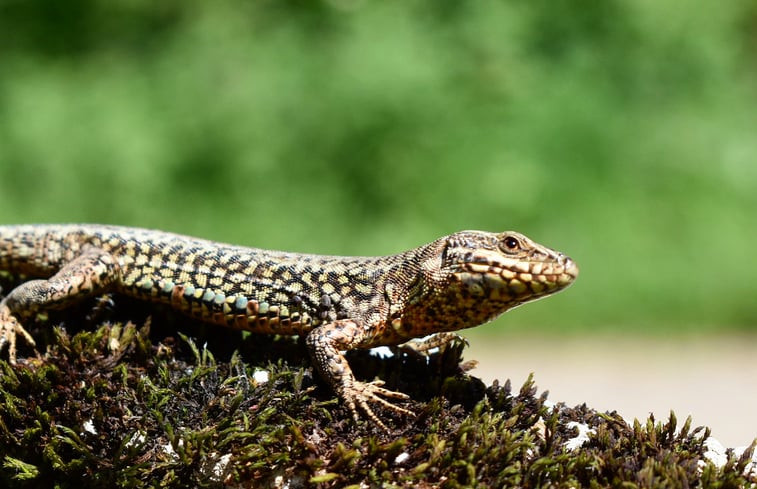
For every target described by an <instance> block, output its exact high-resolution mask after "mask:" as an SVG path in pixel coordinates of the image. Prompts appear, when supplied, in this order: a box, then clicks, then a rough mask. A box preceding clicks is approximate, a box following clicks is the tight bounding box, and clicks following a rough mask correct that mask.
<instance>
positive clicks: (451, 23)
mask: <svg viewBox="0 0 757 489" xmlns="http://www.w3.org/2000/svg"><path fill="white" fill-rule="evenodd" d="M755 31H757V9H755V7H754V2H750V1H749V0H734V1H731V2H727V4H723V5H719V6H718V8H717V9H710V8H697V7H696V6H693V7H691V8H681V7H680V5H679V4H678V3H677V2H673V1H669V0H668V1H661V2H638V1H630V0H609V1H603V2H589V1H585V0H582V1H579V2H567V1H564V0H560V1H544V0H539V1H535V2H524V1H520V0H503V1H497V2H440V1H437V0H411V1H386V2H355V1H349V0H347V1H336V0H329V1H326V0H321V1H314V2H297V1H288V2H280V1H277V2H234V1H231V0H222V1H218V2H203V1H198V0H188V1H181V2H179V1H170V0H169V1H164V2H160V4H159V5H155V4H152V3H148V2H140V1H137V2H134V1H123V0H114V1H109V2H104V1H96V0H72V1H68V2H65V4H61V3H60V2H55V1H52V0H43V1H38V2H20V1H4V2H1V3H0V32H2V34H0V36H1V37H0V65H2V71H1V72H0V222H8V223H11V222H14V223H15V222H40V221H45V222H50V221H90V222H107V223H120V224H131V225H138V226H144V227H159V228H164V229H169V230H174V231H180V232H185V233H190V234H196V235H201V236H203V237H208V238H215V239H219V240H223V241H232V242H237V243H240V244H249V245H255V246H260V247H273V248H284V249H290V250H296V251H312V252H324V253H339V254H383V253H390V252H395V251H399V250H402V249H406V248H409V247H413V246H417V245H419V244H421V243H424V242H428V241H431V240H432V239H435V238H436V237H438V236H440V235H442V234H446V233H449V232H452V231H455V230H459V229H464V228H483V229H490V230H499V229H507V228H512V229H517V230H520V231H523V232H525V233H526V234H528V235H530V236H532V237H534V238H535V239H536V240H537V241H542V242H544V243H545V244H547V245H551V246H554V247H556V248H559V249H561V250H564V251H566V252H567V253H569V254H570V255H571V256H573V258H575V259H576V261H577V262H578V263H579V265H580V266H581V268H582V275H581V277H580V278H579V280H578V282H577V284H576V286H575V287H574V288H573V289H572V290H570V291H569V292H568V293H566V294H564V295H562V296H559V297H555V298H554V299H550V301H549V302H548V304H549V306H546V305H541V304H539V305H534V306H530V307H528V308H526V309H524V311H523V312H520V311H518V312H517V313H515V314H516V315H517V317H516V318H513V319H512V320H511V321H510V323H511V324H513V325H517V324H522V325H523V327H524V328H532V327H533V326H541V327H553V328H559V329H566V328H587V329H588V328H591V329H596V328H598V327H615V326H617V327H621V328H624V329H631V328H633V329H635V330H638V329H639V328H642V329H643V328H650V329H652V328H658V327H660V326H662V327H681V326H685V327H689V328H707V327H724V326H725V327H731V328H742V327H743V328H754V327H755V325H757V308H756V307H755V301H754V297H755V296H756V295H757V282H755V281H754V280H753V277H754V276H755V274H757V262H756V261H755V260H754V259H753V258H752V254H753V243H755V242H757V227H755V226H754V210H755V209H757V192H755V191H754V189H755V188H757V165H755V161H757V138H755V137H754V128H755V127H757V111H755V110H754V107H755V106H757V93H756V92H755V89H754V87H756V86H757V69H756V68H757V66H756V65H755V58H754V56H753V53H754V48H755V46H756V44H755V36H754V32H755Z"/></svg>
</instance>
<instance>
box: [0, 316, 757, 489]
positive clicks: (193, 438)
mask: <svg viewBox="0 0 757 489" xmlns="http://www.w3.org/2000/svg"><path fill="white" fill-rule="evenodd" d="M137 316H139V314H137ZM158 317H159V318H160V320H158V319H157V318H158ZM67 319H68V320H67V321H63V320H61V319H60V318H55V317H53V318H50V319H48V320H47V321H43V322H40V323H38V324H37V325H36V327H37V328H38V330H37V331H34V334H35V337H41V339H40V349H42V348H43V347H46V349H47V351H46V353H45V354H44V355H43V356H42V357H40V358H35V357H33V356H30V357H28V358H27V359H26V360H25V361H23V362H21V363H20V364H19V365H18V366H16V367H11V366H10V365H8V364H7V363H5V362H2V361H0V369H2V376H0V396H2V401H1V402H0V461H2V467H0V487H8V488H21V487H35V488H36V487H59V488H68V487H75V488H81V487H103V488H106V487H107V488H112V487H123V488H132V487H182V488H184V487H282V488H283V487H289V488H296V487H322V488H331V487H349V486H353V487H356V488H358V487H449V488H454V487H527V488H528V487H565V488H575V487H622V488H634V487H718V488H730V487H733V488H738V487H750V485H751V487H755V484H757V469H755V467H754V463H753V462H752V461H751V457H752V452H753V448H754V446H752V447H750V448H749V449H747V450H745V451H744V452H743V453H741V454H736V453H733V452H732V451H731V452H729V453H727V454H726V455H727V460H726V461H725V462H724V463H721V464H718V465H716V464H714V463H713V462H712V461H710V460H709V459H708V458H707V457H706V456H705V453H706V452H707V449H708V448H707V440H708V437H709V430H708V429H705V428H701V427H700V428H695V429H692V427H691V420H690V419H687V420H686V421H685V422H684V423H683V426H680V427H679V426H678V422H677V419H676V417H675V415H674V414H673V413H671V415H670V418H669V419H668V420H667V421H665V422H657V421H655V420H654V419H653V418H650V419H648V420H646V421H645V422H643V423H638V422H637V423H634V424H633V425H632V426H631V425H629V424H628V423H626V422H625V421H624V420H623V419H622V418H621V417H620V416H619V415H618V414H617V413H614V412H612V413H599V412H596V411H595V410H593V409H591V408H589V407H587V406H586V405H582V406H577V407H574V408H571V407H567V406H565V405H563V404H551V403H550V402H549V401H547V395H546V393H544V394H541V395H538V394H537V389H536V386H535V384H534V381H533V379H532V378H529V379H527V380H526V381H525V383H524V384H523V385H522V387H521V388H520V390H519V391H517V392H514V391H513V390H512V389H511V385H510V382H509V381H507V382H505V383H504V385H499V384H498V383H497V382H495V383H494V384H493V385H491V386H485V385H484V384H483V383H482V382H481V381H480V380H479V379H477V378H475V377H472V376H470V375H468V374H467V371H468V370H469V368H470V364H468V363H464V362H462V353H463V350H464V344H463V343H462V342H459V343H454V344H451V345H450V346H449V347H448V348H445V349H443V350H441V351H438V352H434V353H432V354H430V355H429V356H428V357H425V356H418V355H413V354H411V353H406V352H403V351H400V350H394V355H391V356H388V357H379V356H376V355H373V354H371V353H370V352H367V351H357V352H350V353H349V360H350V364H351V365H352V366H353V369H354V371H355V373H356V376H358V378H362V379H368V380H370V379H373V378H374V377H375V376H380V377H381V378H383V379H385V380H386V381H387V384H388V386H389V387H390V388H392V389H398V390H401V391H403V392H406V393H408V394H410V395H411V396H412V399H413V401H411V402H410V403H408V405H407V406H406V407H409V408H410V409H412V410H413V411H414V412H415V413H417V416H416V417H414V418H410V419H408V418H402V417H398V416H396V415H393V414H392V413H391V412H386V411H382V410H381V409H380V408H378V409H377V410H378V413H379V415H380V416H382V418H383V419H385V420H386V422H387V425H388V426H389V427H390V429H391V430H392V431H391V432H390V433H387V432H384V431H382V430H380V429H379V428H378V427H377V426H375V425H373V424H372V423H371V422H370V421H364V420H361V421H359V422H355V421H354V420H353V419H352V417H351V415H350V413H349V411H348V410H347V409H346V408H345V407H344V406H342V405H340V403H339V401H338V400H337V399H336V398H335V397H334V395H333V394H332V392H331V391H330V390H329V389H328V388H327V386H326V385H325V384H323V383H322V382H321V381H320V380H319V379H316V378H314V377H313V373H312V369H311V367H310V364H309V360H308V357H307V354H306V351H305V348H304V345H303V344H302V342H300V341H297V340H296V339H292V338H276V337H266V336H257V335H243V334H241V333H239V332H236V331H231V330H226V329H223V328H218V327H212V326H202V325H199V324H197V323H194V322H190V321H185V320H184V319H183V318H177V317H173V316H171V315H169V314H164V315H163V316H156V319H155V320H154V321H151V319H150V318H149V317H143V318H142V319H140V320H139V324H141V326H139V327H137V326H135V324H134V323H131V322H128V321H123V322H122V321H115V322H113V323H101V324H97V322H96V321H94V322H95V324H94V325H92V324H87V323H88V321H85V320H81V321H73V322H72V321H71V320H70V317H68V318H67ZM53 322H55V323H56V324H57V323H61V322H62V323H65V324H67V325H68V326H66V327H65V329H64V328H63V327H55V328H52V327H50V323H53ZM73 323H75V325H76V327H72V326H71V324H73ZM79 327H81V328H83V329H80V330H78V328H79ZM67 331H68V332H67ZM176 331H185V332H186V333H187V334H188V336H182V337H180V338H176V337H175V336H174V335H175V334H176ZM190 338H194V340H192V339H190ZM205 342H207V345H206V346H202V347H199V346H197V345H199V344H205ZM750 471H751V472H750Z"/></svg>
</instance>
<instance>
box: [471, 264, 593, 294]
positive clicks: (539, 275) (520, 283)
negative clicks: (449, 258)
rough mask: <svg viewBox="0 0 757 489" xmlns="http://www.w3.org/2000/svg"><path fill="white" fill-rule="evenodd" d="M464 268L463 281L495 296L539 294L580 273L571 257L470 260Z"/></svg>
mask: <svg viewBox="0 0 757 489" xmlns="http://www.w3.org/2000/svg"><path fill="white" fill-rule="evenodd" d="M461 268H462V269H461V271H460V272H458V273H456V275H457V277H458V279H459V280H460V281H461V282H462V283H463V284H465V285H467V286H469V287H471V288H473V289H478V288H482V289H484V290H488V291H489V295H490V296H492V297H500V296H503V295H507V296H510V297H512V296H515V297H521V298H522V297H524V296H532V297H537V296H541V295H545V294H549V293H552V292H555V291H556V290H558V289H562V288H565V287H567V286H568V285H570V284H571V283H573V281H574V280H575V279H576V277H577V276H578V267H577V266H576V264H575V262H574V261H573V260H571V259H570V258H568V257H560V259H558V260H556V261H554V262H543V261H533V262H529V261H515V260H513V263H502V262H499V263H476V262H470V263H465V264H463V266H462V267H461Z"/></svg>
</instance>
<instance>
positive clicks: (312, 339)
mask: <svg viewBox="0 0 757 489" xmlns="http://www.w3.org/2000/svg"><path fill="white" fill-rule="evenodd" d="M363 332H364V329H363V327H362V325H360V324H359V323H358V322H356V321H353V320H350V319H341V320H337V321H334V322H332V323H328V324H325V325H323V326H319V327H318V328H315V329H313V330H312V331H311V332H310V333H309V334H308V336H307V338H306V340H305V342H306V344H307V347H308V350H309V352H310V356H311V357H312V359H313V363H314V365H315V367H316V369H317V370H318V373H320V375H321V377H322V378H323V379H325V380H326V381H327V382H328V383H329V384H330V385H331V387H332V388H333V389H334V390H335V391H336V393H337V394H338V395H339V398H340V399H341V400H342V401H344V402H345V404H347V407H348V408H349V410H350V411H351V412H352V416H353V418H355V420H356V421H357V420H358V419H359V415H358V411H362V412H363V414H365V415H366V416H367V417H368V418H369V419H370V420H371V421H373V422H374V423H375V424H376V425H378V426H379V427H380V428H381V429H383V430H384V431H389V429H388V428H387V427H386V425H385V424H384V423H383V422H382V421H381V420H380V419H379V417H378V416H377V415H376V414H375V413H374V412H373V409H371V406H370V403H375V404H379V405H381V406H383V407H385V408H386V409H389V410H391V411H394V412H395V413H398V414H402V415H407V416H413V415H414V413H413V412H412V411H409V410H407V409H405V408H402V407H399V406H396V405H394V404H393V403H391V402H389V401H388V400H387V399H395V400H402V401H404V400H407V399H409V396H408V395H407V394H403V393H401V392H395V391H392V390H389V389H385V388H384V387H382V385H383V384H384V382H383V381H381V380H376V381H373V382H360V381H358V380H356V379H355V376H354V374H353V373H352V369H350V366H349V364H348V363H347V359H346V358H344V355H342V353H341V351H340V350H349V349H351V348H354V347H355V346H356V345H357V344H359V343H360V341H361V340H362V339H363V334H364V333H363Z"/></svg>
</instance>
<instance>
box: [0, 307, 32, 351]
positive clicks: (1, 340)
mask: <svg viewBox="0 0 757 489" xmlns="http://www.w3.org/2000/svg"><path fill="white" fill-rule="evenodd" d="M17 335H21V336H22V337H23V338H24V340H26V342H27V343H29V344H30V345H31V346H32V347H33V346H35V345H36V343H35V342H34V338H32V336H31V335H30V334H29V333H28V332H27V331H26V330H25V329H24V327H23V326H21V323H19V322H18V319H16V318H15V317H14V316H13V314H11V312H10V309H8V306H5V305H2V306H0V351H1V350H2V349H3V348H5V345H6V344H7V345H8V361H9V362H10V364H11V365H15V364H16V336H17Z"/></svg>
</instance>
